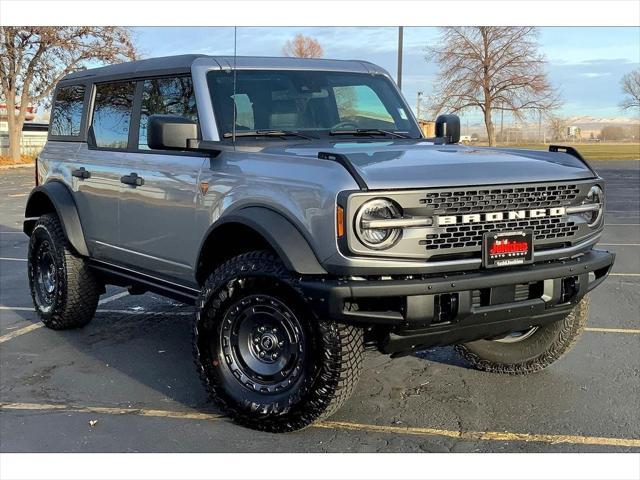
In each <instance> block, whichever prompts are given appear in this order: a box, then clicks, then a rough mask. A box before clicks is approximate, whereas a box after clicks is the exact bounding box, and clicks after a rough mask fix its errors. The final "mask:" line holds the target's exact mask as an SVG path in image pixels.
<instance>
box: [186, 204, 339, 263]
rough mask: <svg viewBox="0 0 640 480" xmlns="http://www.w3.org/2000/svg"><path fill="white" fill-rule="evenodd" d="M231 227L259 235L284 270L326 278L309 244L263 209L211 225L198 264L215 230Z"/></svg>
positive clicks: (240, 211)
mask: <svg viewBox="0 0 640 480" xmlns="http://www.w3.org/2000/svg"><path fill="white" fill-rule="evenodd" d="M230 223H238V224H242V225H244V226H246V227H249V228H251V229H252V230H254V231H255V232H257V233H258V234H259V235H261V236H262V237H263V238H264V239H265V240H266V241H267V242H268V243H269V245H271V247H272V248H273V250H274V251H275V252H276V253H277V254H278V256H279V257H280V259H281V260H282V262H283V263H284V265H285V267H286V268H287V269H288V270H290V271H292V272H296V273H299V274H301V275H326V274H327V271H326V270H325V269H324V268H323V267H322V265H320V262H319V261H318V259H317V257H316V255H315V253H314V251H313V249H312V248H311V246H310V245H309V242H308V241H307V239H306V238H305V237H304V235H303V234H302V233H301V232H300V230H299V229H298V228H297V227H296V226H295V225H294V224H293V223H292V222H291V221H290V220H289V219H287V218H286V217H285V216H283V215H282V214H280V213H278V212H276V211H274V210H271V209H269V208H265V207H257V206H255V207H244V208H240V209H238V210H236V211H234V212H230V213H228V214H226V215H224V216H223V217H222V218H221V219H220V220H218V221H217V222H216V223H214V224H213V225H212V226H211V227H210V228H209V230H208V231H207V234H206V235H205V237H204V239H203V240H202V243H201V244H200V253H199V254H198V257H199V258H198V263H197V264H196V265H199V264H200V257H202V253H203V247H204V245H205V243H206V241H207V239H208V238H209V236H210V235H211V234H212V233H214V231H215V230H217V229H218V228H220V227H222V226H223V225H228V224H230Z"/></svg>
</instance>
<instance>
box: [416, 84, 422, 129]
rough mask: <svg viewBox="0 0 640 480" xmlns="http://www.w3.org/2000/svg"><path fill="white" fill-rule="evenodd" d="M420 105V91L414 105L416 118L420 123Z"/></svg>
mask: <svg viewBox="0 0 640 480" xmlns="http://www.w3.org/2000/svg"><path fill="white" fill-rule="evenodd" d="M421 103H422V90H420V91H419V92H418V100H417V103H416V118H417V119H418V121H420V104H421Z"/></svg>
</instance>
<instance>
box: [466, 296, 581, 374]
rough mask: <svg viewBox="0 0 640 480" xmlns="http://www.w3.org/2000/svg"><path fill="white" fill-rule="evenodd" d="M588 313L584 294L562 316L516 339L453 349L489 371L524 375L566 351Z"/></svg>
mask: <svg viewBox="0 0 640 480" xmlns="http://www.w3.org/2000/svg"><path fill="white" fill-rule="evenodd" d="M588 317H589V298H588V297H586V296H585V297H584V298H583V299H582V300H581V301H580V302H579V303H578V304H577V305H576V306H575V307H574V308H573V309H572V310H571V312H570V313H569V314H568V315H567V316H566V317H564V318H563V319H562V320H558V321H556V322H553V323H549V324H547V325H543V326H540V327H538V329H537V330H536V331H535V332H534V333H533V334H532V335H531V336H530V337H528V338H525V339H523V340H522V341H519V342H515V343H500V342H496V341H492V340H478V341H475V342H470V343H465V344H462V345H457V346H456V350H457V351H458V353H460V354H461V355H462V356H463V357H464V358H465V359H466V360H467V361H468V362H469V363H470V364H471V365H472V366H473V367H474V368H476V369H478V370H483V371H485V372H492V373H506V374H511V375H525V374H528V373H534V372H538V371H540V370H543V369H544V368H546V367H548V366H549V365H551V364H552V363H553V362H555V361H556V360H558V359H559V358H560V357H562V356H563V355H564V354H566V353H567V352H568V351H569V350H571V348H572V347H573V346H574V345H575V344H576V342H577V341H578V337H579V336H580V334H581V333H582V331H583V330H584V327H585V326H586V324H587V319H588Z"/></svg>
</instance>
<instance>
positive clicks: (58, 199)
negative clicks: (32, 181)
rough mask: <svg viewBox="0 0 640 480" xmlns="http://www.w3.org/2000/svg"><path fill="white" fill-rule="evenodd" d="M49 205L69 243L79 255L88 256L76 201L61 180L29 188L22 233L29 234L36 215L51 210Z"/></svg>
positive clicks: (33, 225) (38, 215)
mask: <svg viewBox="0 0 640 480" xmlns="http://www.w3.org/2000/svg"><path fill="white" fill-rule="evenodd" d="M50 205H53V208H54V210H55V212H56V214H57V215H58V218H59V219H60V223H61V224H62V229H63V230H64V233H65V235H66V237H67V240H69V243H71V245H72V246H73V248H74V249H75V250H76V251H77V252H78V253H79V254H80V255H82V256H84V257H88V256H89V249H88V248H87V243H86V242H85V239H84V232H83V230H82V223H81V222H80V216H79V215H78V208H77V206H76V202H75V201H74V199H73V195H72V194H71V191H70V190H69V188H68V187H67V186H66V185H65V184H64V183H62V182H59V181H55V180H52V181H50V182H47V183H45V184H44V185H40V186H38V187H36V188H34V189H33V190H31V193H30V194H29V199H28V200H27V206H26V208H25V213H24V216H25V220H24V223H23V231H24V233H26V234H27V235H28V236H31V232H33V228H34V227H35V224H36V221H37V219H38V217H40V216H41V215H43V214H45V213H49V212H50V211H51V208H50Z"/></svg>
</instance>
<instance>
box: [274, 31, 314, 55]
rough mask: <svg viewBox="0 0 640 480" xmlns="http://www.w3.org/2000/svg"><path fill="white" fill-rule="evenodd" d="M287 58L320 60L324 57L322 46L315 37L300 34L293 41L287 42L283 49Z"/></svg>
mask: <svg viewBox="0 0 640 480" xmlns="http://www.w3.org/2000/svg"><path fill="white" fill-rule="evenodd" d="M282 53H283V55H284V56H285V57H299V58H320V57H322V56H323V55H324V51H323V50H322V46H321V45H320V43H319V42H318V40H316V39H315V38H313V37H305V36H304V35H302V34H301V33H298V34H297V35H296V36H295V37H294V38H293V40H287V41H286V43H285V44H284V47H282Z"/></svg>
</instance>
